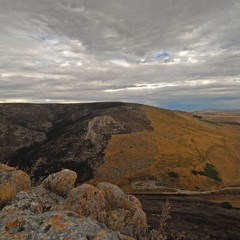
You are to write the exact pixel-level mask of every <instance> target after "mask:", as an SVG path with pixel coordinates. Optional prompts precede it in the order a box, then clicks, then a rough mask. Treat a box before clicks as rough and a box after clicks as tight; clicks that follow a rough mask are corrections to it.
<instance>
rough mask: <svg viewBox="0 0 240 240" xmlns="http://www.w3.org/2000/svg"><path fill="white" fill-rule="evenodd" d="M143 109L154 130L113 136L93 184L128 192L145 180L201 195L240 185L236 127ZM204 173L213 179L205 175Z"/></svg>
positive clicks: (239, 143)
mask: <svg viewBox="0 0 240 240" xmlns="http://www.w3.org/2000/svg"><path fill="white" fill-rule="evenodd" d="M142 110H143V111H144V112H145V114H146V116H147V118H148V119H149V120H150V121H151V125H152V127H153V128H154V130H153V131H141V132H136V133H131V134H119V135H113V136H112V138H111V140H110V141H109V144H108V147H107V149H106V151H105V162H104V164H103V165H101V166H100V167H99V168H98V169H97V172H96V175H95V178H94V180H93V181H92V182H94V183H97V182H101V181H110V182H112V183H115V184H117V185H119V186H121V187H122V188H123V189H125V190H127V191H131V190H132V189H131V183H132V182H134V181H139V180H147V179H152V180H155V181H156V182H159V183H160V184H163V185H164V186H167V187H171V188H180V189H187V190H200V191H204V190H213V189H217V188H221V187H225V186H239V185H240V126H238V125H226V124H221V123H218V122H214V121H213V120H211V121H213V122H206V121H202V119H199V118H195V117H193V114H192V113H187V112H180V111H170V110H164V109H159V108H155V107H149V106H143V107H142ZM208 116H209V115H208ZM215 118H216V116H215ZM225 118H227V116H225ZM235 120H236V118H235ZM208 170H209V171H210V172H211V171H214V173H215V177H209V176H207V175H208V174H209V171H208ZM203 173H204V174H203ZM205 173H207V174H205ZM216 173H217V177H216ZM210 174H211V173H210ZM216 178H218V179H221V181H220V180H219V181H218V180H216Z"/></svg>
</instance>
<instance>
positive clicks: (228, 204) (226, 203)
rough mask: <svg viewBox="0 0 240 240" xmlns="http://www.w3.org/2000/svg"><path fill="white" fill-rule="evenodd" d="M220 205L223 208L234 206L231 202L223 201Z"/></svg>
mask: <svg viewBox="0 0 240 240" xmlns="http://www.w3.org/2000/svg"><path fill="white" fill-rule="evenodd" d="M220 206H221V207H222V208H225V209H232V208H233V206H232V204H231V203H230V202H222V203H220Z"/></svg>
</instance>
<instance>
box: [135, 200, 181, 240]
mask: <svg viewBox="0 0 240 240" xmlns="http://www.w3.org/2000/svg"><path fill="white" fill-rule="evenodd" d="M170 214H171V207H170V203H169V201H168V200H167V201H166V203H165V204H164V205H163V206H162V211H161V214H160V217H159V225H158V227H157V228H156V229H151V230H149V229H142V228H138V229H136V230H135V231H134V232H133V235H132V237H134V238H135V239H137V240H167V239H168V234H167V221H168V219H170V218H171V216H170ZM171 237H172V239H174V240H181V239H185V234H184V232H182V233H178V234H177V235H176V236H174V235H171Z"/></svg>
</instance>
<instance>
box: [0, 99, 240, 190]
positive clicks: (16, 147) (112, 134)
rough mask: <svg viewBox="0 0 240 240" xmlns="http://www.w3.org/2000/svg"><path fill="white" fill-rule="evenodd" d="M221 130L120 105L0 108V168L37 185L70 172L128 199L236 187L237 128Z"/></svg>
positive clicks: (239, 172)
mask: <svg viewBox="0 0 240 240" xmlns="http://www.w3.org/2000/svg"><path fill="white" fill-rule="evenodd" d="M232 114H235V113H232V112H231V117H232ZM236 114H237V113H236ZM208 116H209V114H208ZM225 118H227V115H225ZM224 122H227V121H225V120H224V121H223V122H219V121H216V120H214V119H211V121H206V119H204V117H202V116H201V113H188V112H181V111H170V110H166V109H159V108H155V107H150V106H145V105H140V104H130V103H119V102H113V103H91V104H67V105H58V104H0V131H1V135H0V143H1V144H0V162H2V163H7V164H9V165H12V166H17V167H19V168H21V169H23V170H25V171H27V172H28V173H29V174H30V175H31V176H32V177H33V178H34V179H35V181H36V182H37V181H40V180H41V179H42V178H44V177H46V176H48V175H49V174H51V173H53V172H56V171H59V170H61V169H62V168H70V169H72V170H75V171H76V172H77V173H78V175H79V176H80V178H79V179H78V182H79V183H80V182H84V181H90V182H91V183H93V184H96V183H98V182H102V181H108V182H112V183H114V184H117V185H119V186H120V187H122V188H123V189H124V190H126V191H163V189H165V190H166V189H168V188H174V189H186V190H197V191H205V190H213V189H218V188H223V187H228V186H239V185H240V126H239V125H238V124H225V123H224ZM231 122H232V120H231Z"/></svg>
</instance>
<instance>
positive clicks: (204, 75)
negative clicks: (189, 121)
mask: <svg viewBox="0 0 240 240" xmlns="http://www.w3.org/2000/svg"><path fill="white" fill-rule="evenodd" d="M239 13H240V1H239V0H201V1H200V0H177V1H176V0H131V1H130V0H0V102H2V103H5V102H34V103H51V102H54V103H73V102H96V101H101V102H102V101H123V102H135V103H142V104H148V105H153V106H157V107H162V108H170V109H181V110H197V109H240V17H239Z"/></svg>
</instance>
